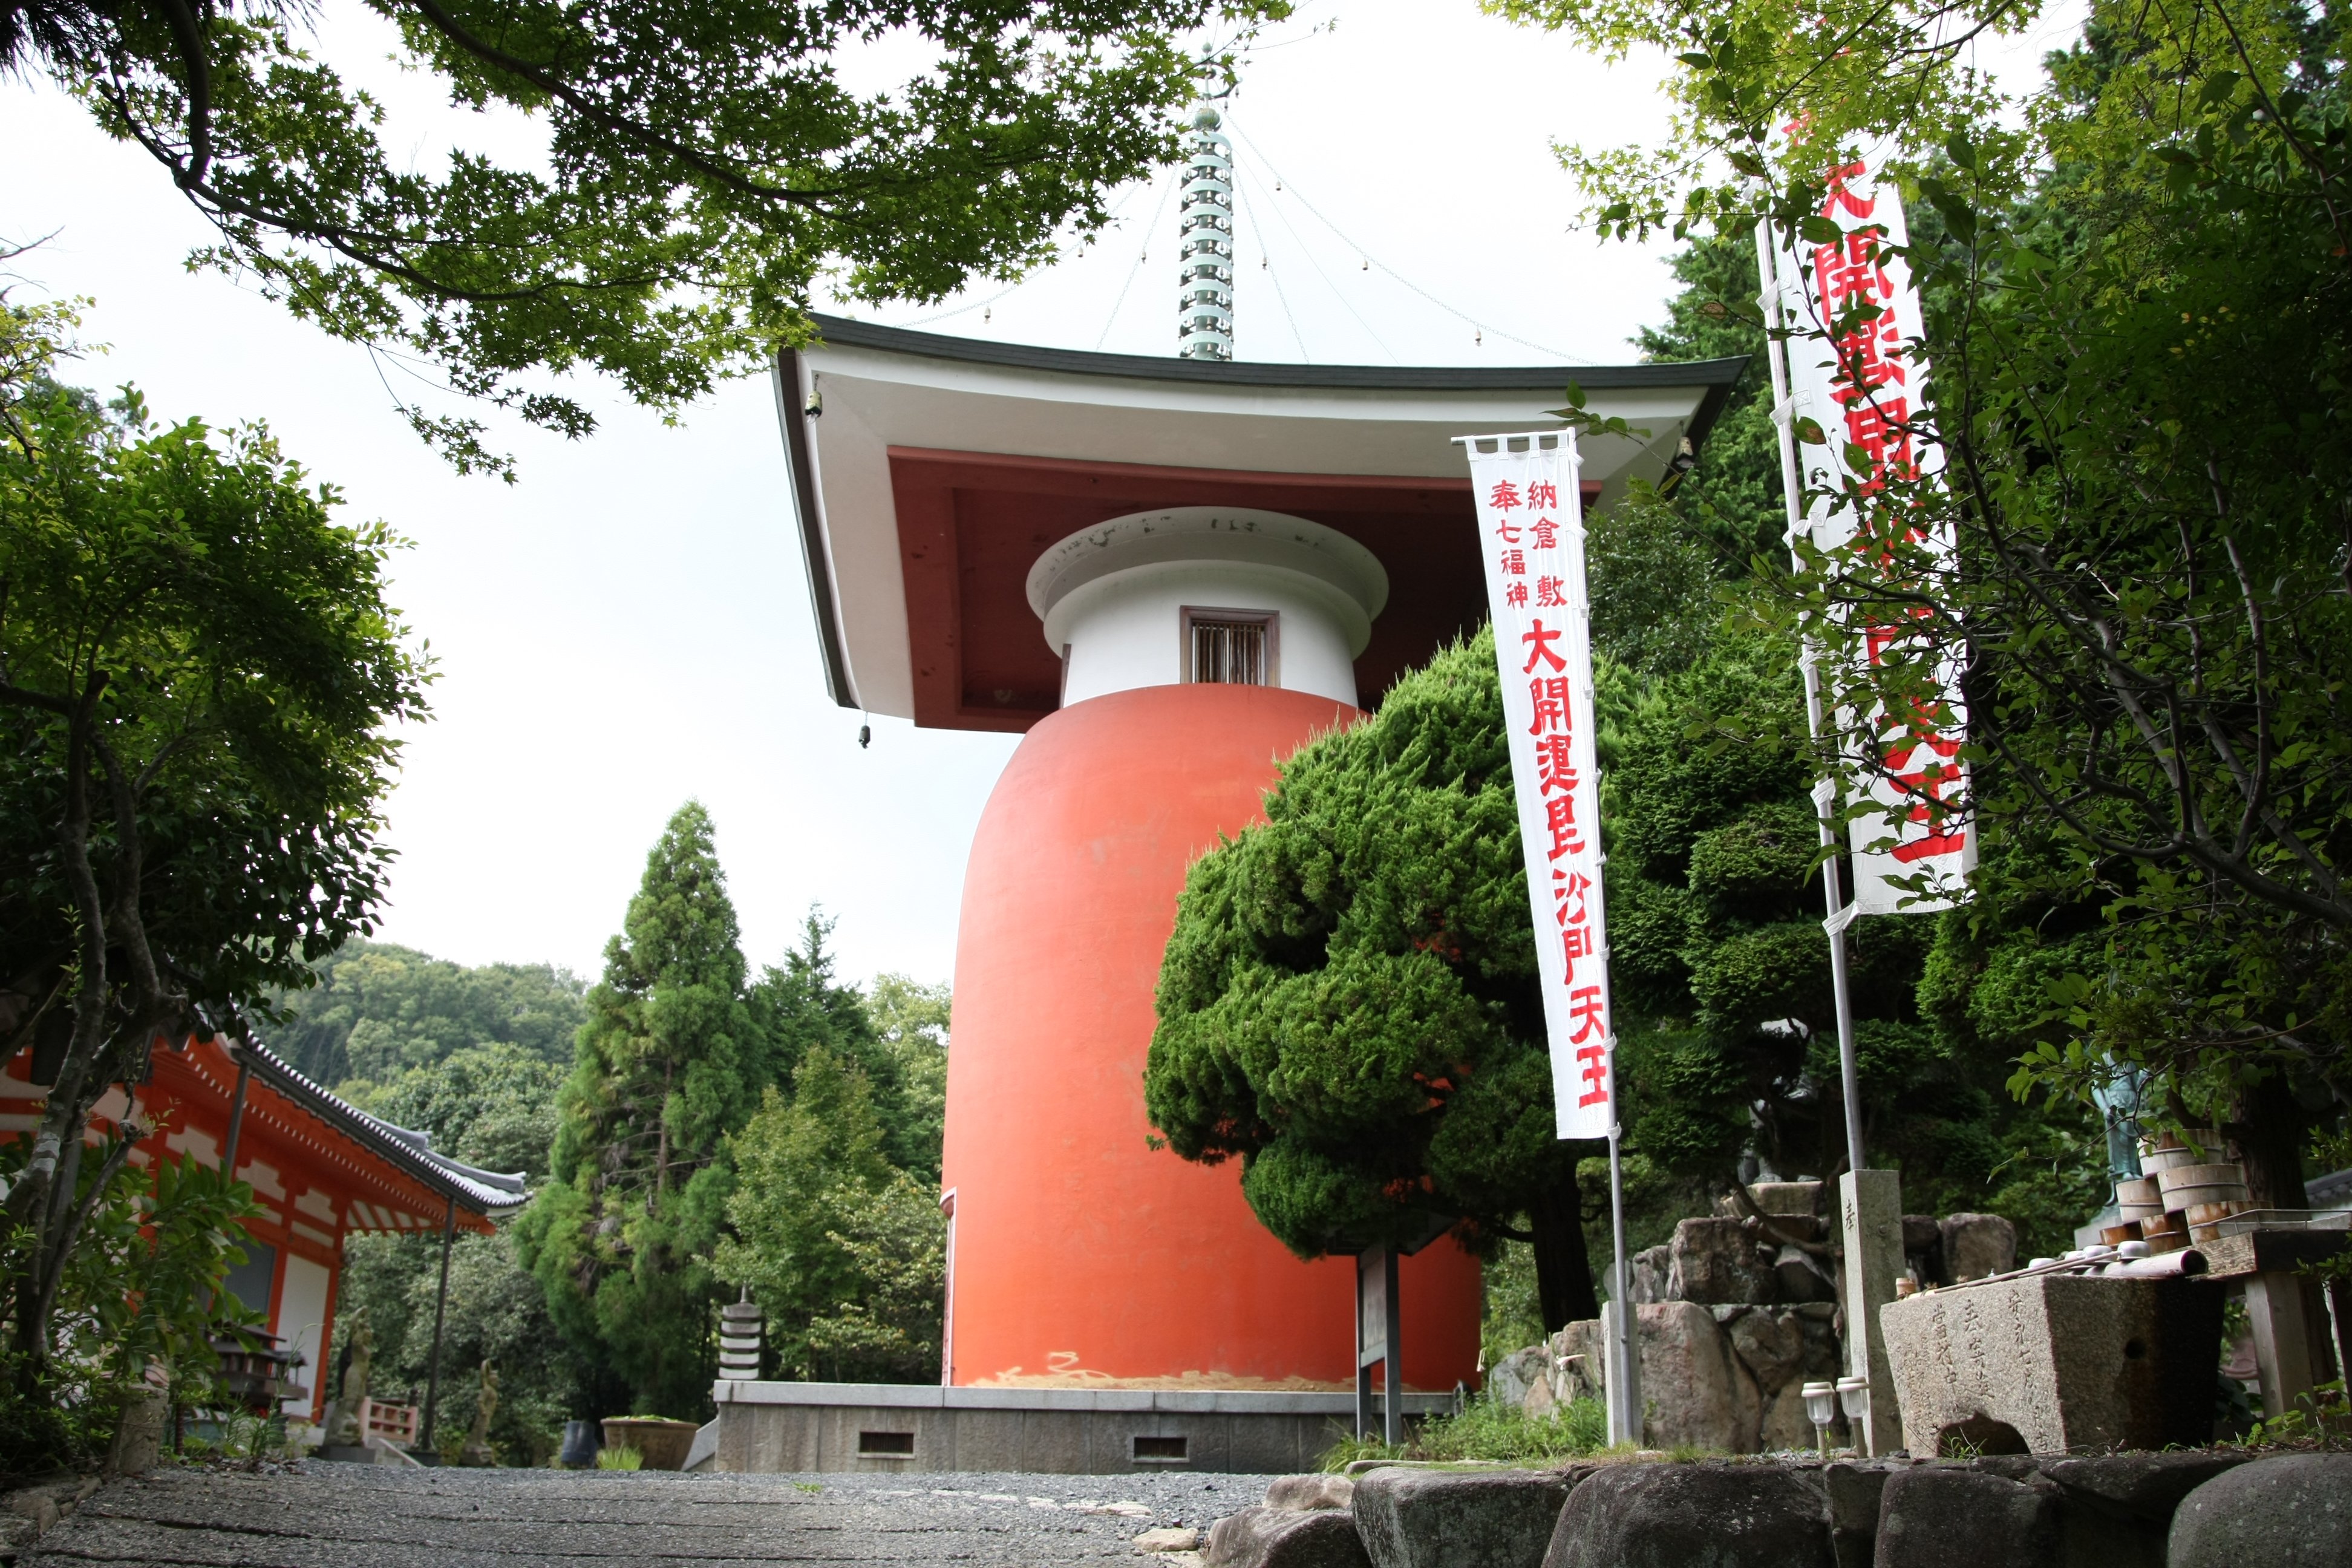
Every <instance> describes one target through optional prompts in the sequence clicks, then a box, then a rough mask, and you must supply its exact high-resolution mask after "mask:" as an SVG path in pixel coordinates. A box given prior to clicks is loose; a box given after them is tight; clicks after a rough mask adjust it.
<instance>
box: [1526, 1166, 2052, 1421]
mask: <svg viewBox="0 0 2352 1568" xmlns="http://www.w3.org/2000/svg"><path fill="white" fill-rule="evenodd" d="M1750 1193H1751V1195H1752V1196H1753V1197H1754V1198H1755V1200H1756V1202H1757V1204H1758V1205H1759V1207H1760V1208H1761V1209H1762V1210H1763V1214H1762V1215H1761V1217H1758V1216H1754V1215H1751V1216H1747V1217H1744V1218H1743V1217H1740V1216H1737V1215H1728V1214H1718V1215H1713V1216H1711V1217H1708V1218H1703V1219H1686V1220H1684V1221H1683V1222H1682V1223H1681V1224H1679V1225H1677V1226H1675V1235H1674V1239H1673V1240H1672V1241H1670V1242H1667V1243H1665V1244H1664V1245H1662V1246H1658V1247H1651V1248H1649V1249H1647V1250H1646V1251H1643V1252H1641V1253H1637V1254H1636V1255H1635V1256H1634V1257H1633V1260H1632V1262H1633V1300H1634V1302H1635V1321H1636V1324H1637V1327H1638V1331H1639V1332H1638V1336H1637V1338H1638V1345H1637V1350H1638V1353H1639V1354H1640V1356H1641V1363H1642V1364H1641V1388H1642V1404H1643V1409H1644V1412H1645V1419H1644V1423H1643V1441H1644V1442H1645V1443H1647V1444H1649V1445H1650V1446H1652V1447H1674V1446H1675V1445H1677V1444H1688V1445H1691V1446H1693V1447H1702V1448H1713V1449H1717V1450H1718V1451H1721V1452H1725V1453H1732V1454H1754V1453H1769V1452H1774V1451H1777V1450H1780V1449H1784V1448H1810V1447H1813V1446H1814V1441H1815V1438H1814V1432H1813V1426H1812V1423H1811V1420H1809V1419H1808V1418H1807V1416H1806V1415H1805V1403H1804V1396H1803V1392H1802V1390H1803V1385H1804V1384H1806V1383H1807V1382H1810V1381H1814V1380H1822V1379H1831V1380H1833V1379H1835V1378H1837V1377H1838V1376H1839V1375H1841V1374H1842V1373H1843V1372H1844V1371H1845V1365H1844V1360H1845V1357H1844V1331H1845V1325H1844V1314H1843V1309H1842V1308H1841V1307H1840V1306H1839V1305H1838V1301H1839V1294H1840V1280H1841V1278H1842V1268H1843V1266H1842V1263H1841V1261H1840V1260H1839V1259H1838V1258H1836V1257H1834V1256H1833V1255H1831V1254H1830V1253H1829V1252H1828V1251H1827V1250H1826V1249H1827V1248H1828V1247H1829V1242H1828V1239H1827V1229H1826V1226H1825V1222H1824V1221H1823V1220H1822V1217H1821V1216H1820V1215H1818V1214H1816V1213H1814V1212H1813V1208H1814V1205H1816V1204H1817V1203H1818V1202H1819V1201H1820V1198H1821V1184H1819V1183H1817V1182H1777V1183H1760V1184H1757V1185H1756V1186H1755V1187H1753V1188H1751V1189H1750ZM1903 1226H1904V1249H1905V1257H1906V1267H1907V1268H1910V1269H1911V1270H1912V1272H1913V1275H1914V1277H1915V1278H1916V1279H1918V1280H1919V1282H1920V1283H1921V1284H1923V1285H1948V1284H1954V1283H1958V1282H1959V1281H1961V1280H1965V1279H1980V1278H1983V1277H1984V1276H1986V1275H1990V1274H1996V1273H2000V1272H2002V1271H2004V1270H2006V1269H2008V1268H2011V1266H2012V1264H2013V1263H2014V1261H2015V1255H2016V1247H2017V1232H2016V1229H2015V1227H2014V1226H2011V1224H2010V1223H2009V1222H2008V1221H2007V1220H2005V1219H2002V1218H2000V1216H1999V1215H1969V1214H1963V1215H1948V1216H1947V1217H1946V1218H1943V1219H1940V1220H1938V1219H1936V1218H1934V1217H1932V1216H1927V1215H1908V1216H1906V1218H1905V1219H1904V1222H1903ZM1601 1346H1602V1339H1601V1324H1600V1321H1598V1320H1597V1319H1595V1320H1587V1321H1583V1322H1578V1323H1570V1324H1569V1325H1568V1326H1567V1327H1566V1328H1564V1329H1562V1330H1561V1331H1559V1333H1557V1334H1554V1335H1552V1336H1551V1338H1550V1339H1549V1340H1547V1341H1546V1342H1544V1343H1542V1344H1540V1345H1530V1346H1528V1348H1527V1349H1525V1350H1522V1351H1519V1352H1516V1353H1514V1354H1512V1355H1510V1356H1508V1357H1507V1358H1505V1359H1504V1360H1503V1361H1501V1362H1500V1363H1496V1365H1495V1366H1494V1367H1493V1368H1491V1369H1489V1371H1488V1372H1487V1373H1486V1388H1487V1391H1488V1393H1489V1394H1491V1395H1493V1396H1494V1397H1496V1398H1497V1399H1500V1400H1503V1401H1504V1402H1506V1403H1508V1404H1512V1405H1518V1406H1519V1407H1520V1408H1522V1409H1524V1410H1526V1411H1527V1412H1528V1414H1529V1415H1544V1414H1547V1413H1549V1411H1551V1410H1553V1409H1554V1408H1556V1407H1557V1406H1559V1405H1564V1404H1566V1403H1568V1402H1569V1401H1570V1400H1574V1399H1579V1398H1592V1399H1598V1398H1600V1397H1601V1383H1602V1375H1601V1374H1602V1369H1603V1367H1604V1366H1605V1364H1606V1363H1605V1361H1604V1358H1603V1356H1602V1354H1601ZM1831 1434H1832V1440H1833V1441H1836V1442H1841V1443H1842V1442H1843V1441H1845V1438H1846V1434H1845V1428H1844V1420H1843V1416H1841V1417H1840V1418H1839V1420H1838V1423H1837V1424H1836V1425H1834V1426H1832V1428H1831Z"/></svg>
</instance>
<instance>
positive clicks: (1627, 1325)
mask: <svg viewBox="0 0 2352 1568" xmlns="http://www.w3.org/2000/svg"><path fill="white" fill-rule="evenodd" d="M1623 1131H1624V1129H1623V1127H1622V1125H1619V1124H1617V1123H1612V1124H1611V1125H1610V1128H1609V1225H1610V1230H1611V1232H1612V1237H1613V1239H1614V1241H1615V1244H1616V1258H1617V1260H1616V1263H1615V1264H1614V1265H1613V1268H1614V1269H1615V1273H1614V1274H1613V1275H1612V1277H1611V1278H1612V1284H1611V1285H1610V1287H1609V1300H1610V1303H1611V1305H1612V1306H1613V1307H1614V1308H1615V1309H1616V1310H1615V1311H1613V1312H1612V1313H1611V1315H1610V1321H1609V1323H1608V1325H1607V1326H1608V1327H1609V1329H1610V1330H1611V1332H1610V1335H1609V1352H1608V1353H1609V1363H1608V1373H1607V1376H1608V1383H1607V1387H1606V1389H1605V1391H1604V1392H1605V1393H1606V1394H1607V1395H1608V1407H1609V1443H1610V1446H1611V1447H1615V1446H1616V1445H1618V1444H1620V1443H1633V1444H1637V1445H1638V1444H1639V1443H1640V1442H1641V1440H1642V1419H1641V1418H1642V1394H1641V1390H1640V1389H1639V1388H1638V1387H1636V1386H1635V1381H1636V1380H1635V1378H1634V1375H1633V1373H1634V1365H1635V1363H1634V1360H1633V1276H1632V1274H1631V1273H1630V1272H1629V1271H1628V1270H1627V1268H1626V1267H1625V1172H1624V1168H1623V1166H1622V1163H1620V1162H1619V1159H1618V1152H1617V1146H1618V1144H1619V1142H1621V1140H1622V1133H1623Z"/></svg>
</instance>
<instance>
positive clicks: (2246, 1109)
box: [2222, 1074, 2307, 1209]
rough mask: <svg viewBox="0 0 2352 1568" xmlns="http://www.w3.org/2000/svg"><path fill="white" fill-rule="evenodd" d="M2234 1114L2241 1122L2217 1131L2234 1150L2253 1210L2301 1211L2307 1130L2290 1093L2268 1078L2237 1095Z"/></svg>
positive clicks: (2276, 1078)
mask: <svg viewBox="0 0 2352 1568" xmlns="http://www.w3.org/2000/svg"><path fill="white" fill-rule="evenodd" d="M2238 1115H2239V1117H2240V1118H2241V1120H2239V1121H2232V1122H2231V1123H2229V1124H2228V1125H2227V1126H2226V1127H2225V1128H2223V1130H2222V1131H2224V1132H2226V1133H2227V1134H2228V1135H2229V1138H2230V1141H2231V1142H2233V1143H2235V1144H2236V1145H2237V1146H2238V1158H2239V1161H2240V1163H2242V1164H2243V1165H2244V1166H2245V1167H2246V1196H2247V1197H2248V1198H2249V1199H2250V1200H2251V1201H2252V1205H2253V1206H2254V1207H2256V1208H2258V1209H2299V1208H2302V1207H2304V1206H2305V1194H2304V1190H2303V1140H2304V1134H2305V1131H2307V1129H2306V1128H2305V1121H2304V1114H2303V1107H2302V1106H2300V1105H2298V1104H2296V1103H2295V1099H2294V1089H2293V1088H2291V1087H2290V1086H2289V1085H2288V1083H2287V1081H2286V1079H2284V1078H2283V1077H2280V1076H2278V1075H2276V1074H2273V1075H2272V1076H2271V1077H2269V1078H2266V1079H2263V1080H2262V1082H2260V1083H2258V1084H2255V1085H2254V1086H2252V1088H2250V1089H2247V1090H2246V1091H2245V1092H2244V1093H2243V1094H2242V1095H2241V1096H2240V1097H2239V1100H2238Z"/></svg>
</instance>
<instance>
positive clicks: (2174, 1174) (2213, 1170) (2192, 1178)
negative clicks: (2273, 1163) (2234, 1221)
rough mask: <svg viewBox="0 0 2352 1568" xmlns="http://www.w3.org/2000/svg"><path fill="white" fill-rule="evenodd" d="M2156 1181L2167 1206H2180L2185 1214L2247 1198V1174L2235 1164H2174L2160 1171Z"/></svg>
mask: <svg viewBox="0 0 2352 1568" xmlns="http://www.w3.org/2000/svg"><path fill="white" fill-rule="evenodd" d="M2156 1180H2157V1185H2158V1187H2159V1188H2160V1189H2162V1191H2163V1193H2164V1206H2165V1207H2166V1208H2168V1209H2179V1210H2181V1211H2183V1212H2184V1213H2185V1212H2187V1211H2188V1210H2189V1209H2192V1208H2195V1207H2197V1206H2199V1205H2204V1204H2226V1203H2236V1204H2242V1203H2244V1202H2245V1201H2246V1173H2245V1171H2244V1169H2243V1168H2242V1167H2241V1166H2239V1165H2237V1164H2235V1163H2231V1164H2226V1165H2174V1166H2172V1167H2171V1168H2170V1169H2168V1170H2165V1171H2161V1172H2159V1173H2158V1174H2157V1178H2156ZM2192 1223H2193V1222H2192Z"/></svg>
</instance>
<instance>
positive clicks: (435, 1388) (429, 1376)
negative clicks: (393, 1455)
mask: <svg viewBox="0 0 2352 1568" xmlns="http://www.w3.org/2000/svg"><path fill="white" fill-rule="evenodd" d="M456 1240H457V1199H456V1198H454V1197H453V1198H451V1199H450V1200H449V1216H448V1218H447V1219H446V1220H445V1221H444V1222H443V1224H442V1226H441V1294H440V1295H439V1296H438V1297H436V1299H435V1300H434V1302H433V1361H432V1364H431V1367H430V1369H429V1370H428V1371H427V1372H426V1373H425V1428H424V1430H423V1431H422V1432H420V1433H418V1434H417V1437H416V1446H417V1447H420V1448H424V1449H426V1450H428V1451H429V1450H430V1449H431V1448H432V1447H433V1411H434V1407H435V1406H436V1405H438V1404H439V1403H440V1400H441V1325H442V1322H443V1321H444V1320H446V1318H447V1317H448V1315H449V1247H450V1244H451V1243H453V1242H455V1241H456ZM364 1440H365V1439H364V1438H362V1441H364Z"/></svg>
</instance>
